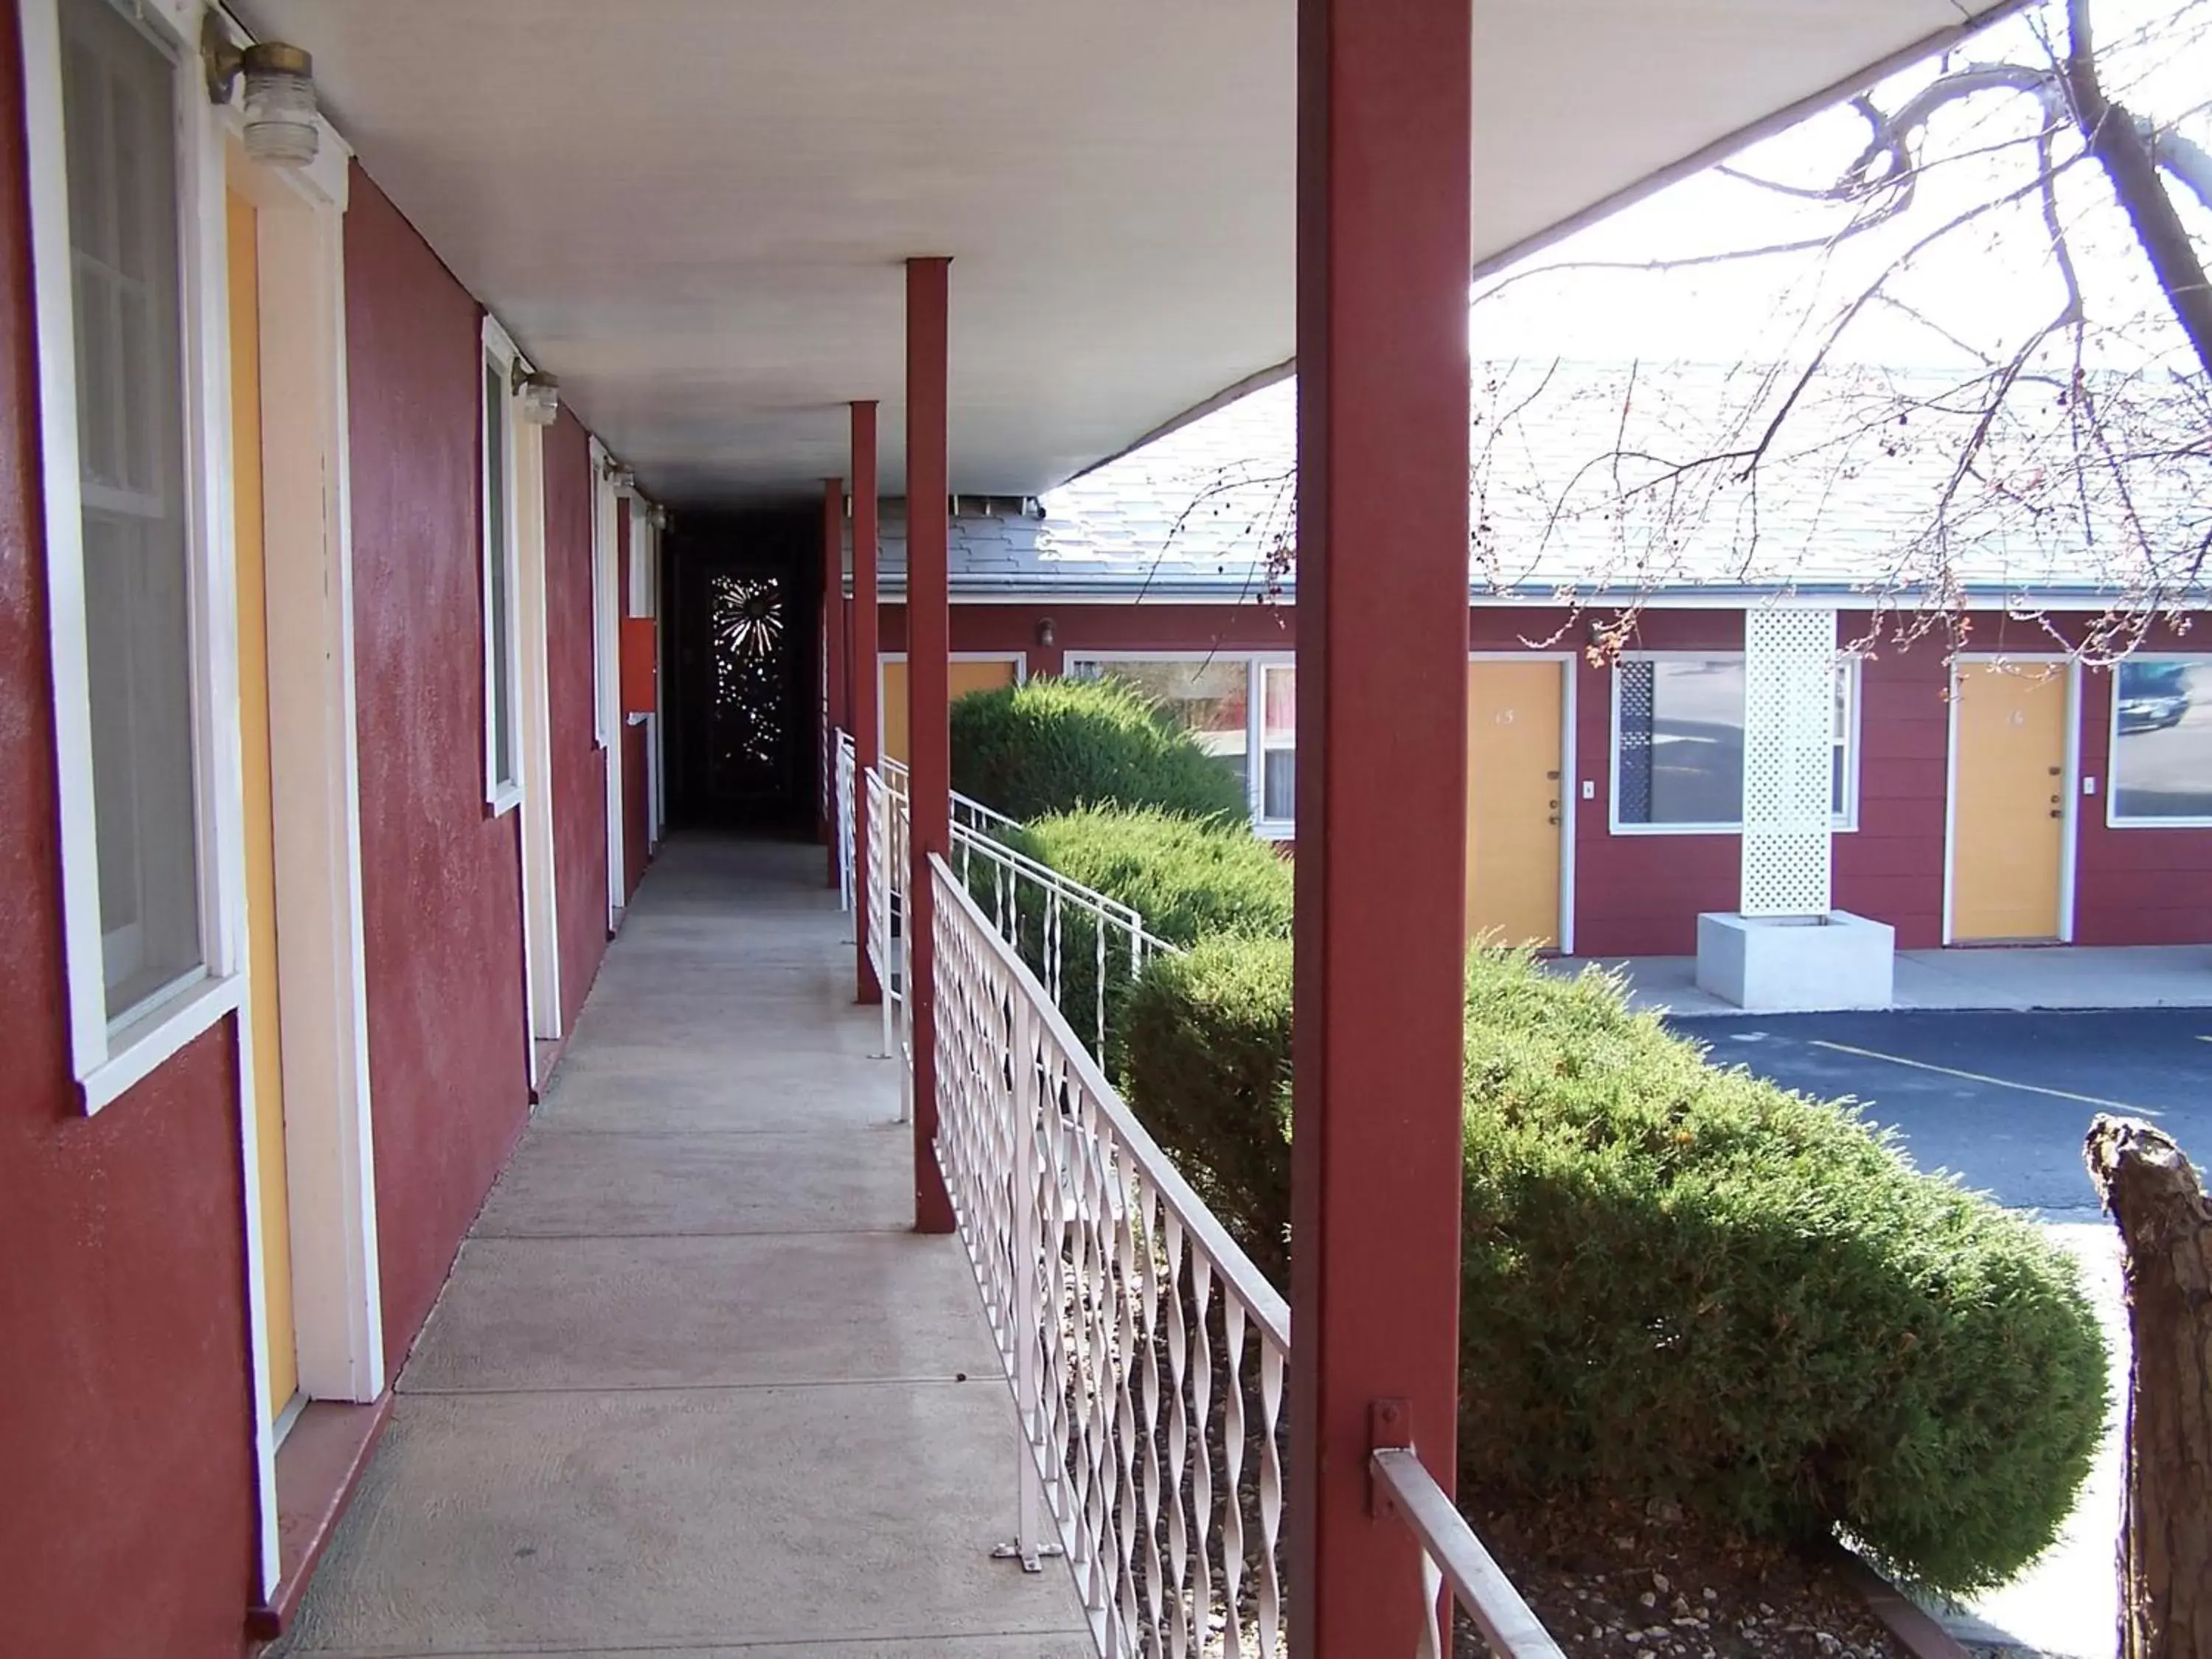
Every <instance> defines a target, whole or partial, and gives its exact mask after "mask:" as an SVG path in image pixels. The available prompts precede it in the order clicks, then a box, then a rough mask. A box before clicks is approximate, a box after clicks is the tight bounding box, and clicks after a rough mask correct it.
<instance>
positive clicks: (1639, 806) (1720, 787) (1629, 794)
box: [1613, 652, 1859, 835]
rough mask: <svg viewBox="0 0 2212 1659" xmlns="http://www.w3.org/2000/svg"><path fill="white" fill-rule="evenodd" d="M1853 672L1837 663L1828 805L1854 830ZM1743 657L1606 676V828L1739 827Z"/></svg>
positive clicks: (1645, 666) (1724, 655) (1656, 657)
mask: <svg viewBox="0 0 2212 1659" xmlns="http://www.w3.org/2000/svg"><path fill="white" fill-rule="evenodd" d="M1858 667H1859V665H1858V663H1857V660H1856V659H1848V658H1847V659H1844V660H1843V661H1841V662H1839V663H1838V664H1837V665H1836V701H1835V711H1836V712H1835V723H1834V726H1833V729H1832V734H1831V738H1830V744H1831V748H1832V758H1831V762H1830V775H1831V778H1832V807H1833V811H1834V814H1835V817H1834V824H1835V827H1836V828H1837V829H1856V828H1857V823H1858ZM1743 687H1744V659H1743V653H1741V652H1714V653H1689V652H1685V653H1666V652H1652V653H1638V654H1636V655H1633V656H1626V657H1623V658H1622V659H1620V662H1619V663H1617V664H1615V665H1614V667H1613V831H1614V833H1616V834H1625V835H1668V834H1672V835H1696V834H1729V833H1734V832H1735V831H1738V830H1741V829H1742V828H1743V722H1744V692H1743Z"/></svg>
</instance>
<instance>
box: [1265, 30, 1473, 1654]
mask: <svg viewBox="0 0 2212 1659" xmlns="http://www.w3.org/2000/svg"><path fill="white" fill-rule="evenodd" d="M1472 36H1473V26H1472V19H1471V17H1470V15H1469V13H1468V8H1467V6H1466V4H1465V3H1464V0H1300V4H1299V7H1298V285H1297V286H1298V318H1297V347H1298V351H1297V357H1298V372H1299V377H1300V380H1299V397H1298V478H1299V500H1298V580H1299V583H1300V587H1301V592H1302V594H1303V596H1304V598H1305V599H1306V600H1307V602H1308V608H1309V612H1310V615H1309V618H1308V625H1307V627H1306V629H1305V630H1304V635H1303V636H1302V637H1301V638H1300V640H1299V641H1298V653H1297V654H1298V688H1297V695H1298V732H1299V738H1300V748H1299V754H1298V769H1297V808H1298V821H1299V823H1300V824H1301V826H1302V827H1303V829H1304V834H1303V835H1302V836H1301V837H1300V847H1301V854H1300V856H1299V857H1298V858H1297V860H1296V866H1297V981H1296V992H1295V998H1296V1013H1297V1017H1296V1019H1295V1021H1294V1022H1293V1030H1294V1031H1295V1032H1296V1048H1297V1053H1296V1057H1295V1061H1294V1064H1293V1066H1292V1068H1291V1070H1292V1079H1293V1085H1292V1086H1293V1091H1294V1092H1293V1121H1294V1124H1295V1129H1294V1133H1293V1134H1292V1137H1291V1148H1292V1160H1293V1163H1292V1170H1293V1180H1292V1184H1291V1194H1292V1213H1293V1222H1292V1225H1293V1228H1294V1231H1295V1232H1296V1235H1297V1241H1298V1248H1297V1251H1296V1252H1295V1253H1294V1255H1293V1258H1292V1264H1291V1310H1292V1311H1291V1323H1292V1328H1293V1329H1295V1330H1296V1331H1297V1334H1298V1340H1297V1344H1296V1345H1295V1346H1294V1347H1293V1348H1292V1349H1291V1482H1292V1484H1293V1485H1294V1486H1296V1487H1297V1490H1298V1491H1299V1492H1300V1493H1302V1494H1303V1495H1304V1496H1303V1497H1302V1499H1301V1501H1300V1502H1299V1504H1297V1505H1296V1507H1295V1508H1294V1510H1293V1511H1292V1521H1291V1532H1290V1561H1289V1564H1288V1566H1287V1570H1286V1572H1285V1577H1287V1578H1288V1579H1289V1580H1290V1583H1291V1595H1292V1602H1291V1652H1292V1654H1293V1655H1297V1656H1301V1659H1313V1656H1323V1655H1326V1656H1331V1659H1334V1656H1339V1655H1348V1654H1354V1653H1388V1652H1393V1651H1396V1652H1410V1651H1412V1650H1413V1648H1414V1646H1415V1645H1416V1644H1417V1642H1418V1638H1419V1633H1420V1632H1421V1630H1422V1629H1423V1627H1424V1624H1425V1618H1426V1609H1425V1607H1424V1606H1423V1597H1422V1595H1421V1589H1420V1583H1421V1581H1420V1571H1419V1547H1418V1546H1417V1545H1416V1544H1415V1543H1414V1541H1413V1538H1412V1536H1411V1534H1409V1533H1407V1530H1406V1529H1405V1528H1404V1527H1403V1526H1402V1525H1401V1523H1399V1522H1396V1521H1395V1520H1393V1519H1391V1518H1389V1517H1388V1516H1376V1515H1375V1514H1372V1513H1370V1505H1369V1502H1368V1490H1367V1474H1366V1469H1367V1454H1368V1451H1369V1449H1370V1446H1369V1439H1370V1407H1372V1406H1373V1405H1374V1403H1375V1402H1376V1401H1379V1400H1386V1399H1389V1400H1402V1401H1407V1402H1408V1403H1409V1405H1410V1409H1411V1413H1412V1429H1413V1440H1414V1443H1415V1444H1416V1445H1417V1446H1418V1448H1419V1451H1420V1454H1421V1457H1422V1461H1423V1462H1425V1464H1426V1465H1427V1466H1428V1468H1430V1470H1431V1473H1432V1474H1434V1475H1435V1477H1436V1479H1437V1482H1438V1483H1439V1484H1440V1485H1441V1486H1443V1489H1444V1491H1445V1492H1450V1491H1451V1490H1452V1488H1453V1484H1454V1480H1455V1452H1454V1444H1455V1434H1454V1428H1455V1411H1456V1400H1457V1394H1458V1389H1457V1376H1458V1323H1459V1321H1458V1314H1459V1210H1460V1152H1461V1113H1460V1085H1461V1077H1460V1073H1461V1066H1462V1053H1461V1046H1462V1035H1461V1025H1462V955H1463V952H1464V949H1465V943H1466V942H1465V939H1464V938H1463V933H1464V924H1463V921H1462V916H1463V913H1464V908H1465V907H1464V904H1463V902H1462V895H1463V892H1464V889H1465V883H1466V875H1465V870H1466V857H1467V854H1466V846H1467V840H1466V817H1467V798H1466V777H1467V649H1468V622H1467V583H1468V494H1467V422H1468V374H1469V368H1468V338H1467V273H1468V235H1469V225H1468V203H1469V193H1470V190H1471V183H1470V167H1471V162H1470V147H1469V144H1468V131H1469V124H1470V119H1471V110H1470V93H1469V85H1470V81H1471V77H1472V72H1473V57H1474V46H1473V40H1472ZM1380 549H1387V550H1389V551H1388V556H1386V557H1378V556H1377V550H1380Z"/></svg>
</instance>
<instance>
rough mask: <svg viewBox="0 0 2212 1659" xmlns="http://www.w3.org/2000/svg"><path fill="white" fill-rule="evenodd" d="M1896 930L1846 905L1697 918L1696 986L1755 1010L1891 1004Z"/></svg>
mask: <svg viewBox="0 0 2212 1659" xmlns="http://www.w3.org/2000/svg"><path fill="white" fill-rule="evenodd" d="M1896 963H1897V931H1896V929H1894V928H1893V927H1889V926H1888V925H1887V924H1886V923H1883V922H1879V921H1868V920H1867V919H1866V918H1865V917H1864V916H1855V915H1851V914H1850V912H1849V911H1848V910H1831V911H1830V912H1828V914H1827V915H1825V916H1787V917H1784V916H1742V915H1737V914H1735V912H1734V911H1712V910H1709V911H1707V912H1705V914H1704V915H1700V916H1699V918H1698V988H1699V990H1701V991H1705V992H1709V993H1710V994H1712V995H1714V996H1717V997H1719V998H1720V999H1721V1000H1723V1001H1725V1002H1732V1003H1734V1004H1735V1006H1737V1007H1739V1008H1743V1009H1747V1010H1749V1011H1751V1012H1755V1013H1770V1014H1778V1013H1815V1012H1823V1011H1826V1010H1829V1009H1835V1008H1887V1007H1888V1006H1890V1000H1891V996H1892V992H1893V987H1894V976H1895V969H1896Z"/></svg>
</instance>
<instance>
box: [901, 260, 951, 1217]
mask: <svg viewBox="0 0 2212 1659" xmlns="http://www.w3.org/2000/svg"><path fill="white" fill-rule="evenodd" d="M951 264H952V262H951V260H950V259H941V258H930V259H909V260H908V261H907V262H906V653H907V655H906V698H907V720H906V729H907V749H908V753H907V765H908V769H909V773H908V780H907V794H908V811H911V812H912V814H913V819H912V823H913V842H914V866H913V871H912V873H911V875H910V877H909V878H908V883H907V903H906V926H907V927H908V928H909V929H911V930H912V931H911V933H910V935H909V940H910V942H909V946H908V961H909V962H910V963H912V964H913V973H914V982H913V983H912V984H911V985H909V986H908V987H906V994H907V996H908V999H909V1002H908V1006H909V1008H910V1010H911V1012H912V1014H913V1042H914V1225H915V1230H916V1231H920V1232H925V1233H949V1232H951V1231H952V1200H951V1198H950V1197H949V1196H948V1195H947V1194H946V1193H945V1175H944V1172H943V1171H942V1170H939V1168H938V1167H937V984H936V976H937V941H936V939H935V937H934V929H935V927H936V917H937V905H936V902H935V896H934V894H933V891H932V890H931V887H930V873H929V856H930V854H933V853H935V854H939V855H945V856H949V855H950V854H951V850H952V750H951V738H950V736H949V735H948V732H947V730H946V726H947V721H946V719H945V708H946V705H947V704H948V703H949V702H951V667H950V662H951V650H952V628H951V618H950V617H949V616H948V614H947V611H946V604H945V599H946V594H945V560H946V556H947V548H946V543H947V540H948V538H949V536H950V533H951V526H950V523H949V521H948V520H947V518H946V507H945V502H946V498H947V494H948V477H947V474H948V471H949V466H948V462H947V459H946V444H945V362H946V355H947V349H948V331H947V326H946V318H945V312H946V301H947V298H948V295H949V291H950V280H949V279H950V276H951V270H950V267H951Z"/></svg>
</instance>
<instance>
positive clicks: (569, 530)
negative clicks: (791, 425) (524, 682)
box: [545, 409, 611, 1031]
mask: <svg viewBox="0 0 2212 1659" xmlns="http://www.w3.org/2000/svg"><path fill="white" fill-rule="evenodd" d="M591 442H592V441H591V436H590V435H589V434H588V433H586V431H585V430H584V428H583V427H582V426H581V425H580V424H579V423H578V422H577V420H576V417H575V416H573V415H571V414H569V413H568V410H565V409H564V410H562V411H561V417H560V419H559V420H558V421H556V422H555V423H554V425H553V427H552V428H551V429H550V431H548V432H547V433H546V435H545V636H546V637H545V670H546V680H547V694H546V695H547V702H548V705H549V707H550V712H551V716H552V721H551V726H552V731H551V737H552V749H553V865H554V871H555V875H556V888H557V890H558V893H559V900H558V906H557V908H558V911H559V915H560V921H561V1029H562V1030H564V1031H565V1030H568V1028H569V1027H570V1026H571V1025H573V1024H574V1022H575V1018H576V1015H577V1014H578V1012H580V1011H581V1009H582V1008H583V1006H584V998H585V995H586V994H587V993H588V992H589V991H590V990H591V988H592V977H593V975H596V974H598V972H599V958H600V957H604V956H605V955H606V953H607V757H606V751H605V750H603V749H601V748H600V747H599V732H598V711H597V710H596V709H595V708H593V707H592V702H593V697H594V695H595V685H594V668H593V662H592V598H593V595H592V449H591ZM610 648H611V647H610Z"/></svg>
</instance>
